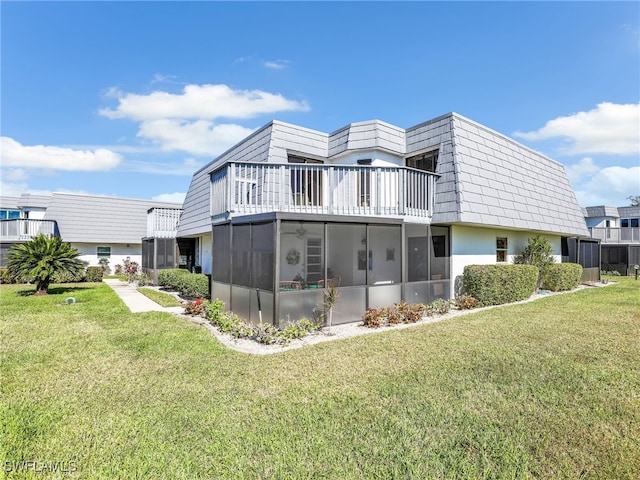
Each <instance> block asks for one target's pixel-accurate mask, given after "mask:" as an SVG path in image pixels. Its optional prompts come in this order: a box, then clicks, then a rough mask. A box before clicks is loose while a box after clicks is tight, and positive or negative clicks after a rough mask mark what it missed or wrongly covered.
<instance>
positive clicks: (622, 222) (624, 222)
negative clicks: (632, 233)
mask: <svg viewBox="0 0 640 480" xmlns="http://www.w3.org/2000/svg"><path fill="white" fill-rule="evenodd" d="M620 226H621V227H622V228H629V219H628V218H623V219H622V220H620Z"/></svg>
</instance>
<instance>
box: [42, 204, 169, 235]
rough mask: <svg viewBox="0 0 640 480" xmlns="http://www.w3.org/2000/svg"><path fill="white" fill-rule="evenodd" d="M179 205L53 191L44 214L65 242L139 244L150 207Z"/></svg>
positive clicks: (145, 230) (144, 233) (145, 226)
mask: <svg viewBox="0 0 640 480" xmlns="http://www.w3.org/2000/svg"><path fill="white" fill-rule="evenodd" d="M154 207H163V208H181V205H180V204H178V203H169V202H157V201H153V200H140V199H130V198H118V197H101V196H92V195H78V194H70V193H54V194H53V195H52V196H51V200H50V202H49V206H48V208H47V211H46V213H45V215H44V219H45V220H55V221H56V222H57V223H58V229H59V230H60V236H61V237H62V239H63V240H64V241H65V242H77V243H105V244H107V243H116V244H127V243H129V244H139V243H141V241H142V238H143V237H146V236H147V211H148V210H149V209H150V208H154Z"/></svg>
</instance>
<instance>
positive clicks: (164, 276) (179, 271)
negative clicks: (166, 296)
mask: <svg viewBox="0 0 640 480" xmlns="http://www.w3.org/2000/svg"><path fill="white" fill-rule="evenodd" d="M189 274H190V272H189V270H185V269H184V268H169V269H167V270H160V271H159V272H158V285H159V286H161V287H166V288H174V289H176V290H178V279H179V278H180V277H181V276H182V275H189Z"/></svg>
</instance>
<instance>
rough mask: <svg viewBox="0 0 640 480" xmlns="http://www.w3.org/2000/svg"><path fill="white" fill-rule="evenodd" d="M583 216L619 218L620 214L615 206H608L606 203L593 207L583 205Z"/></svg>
mask: <svg viewBox="0 0 640 480" xmlns="http://www.w3.org/2000/svg"><path fill="white" fill-rule="evenodd" d="M585 210H586V215H585V218H599V217H613V218H619V217H620V214H619V212H618V209H617V208H616V207H608V206H606V205H596V206H593V207H585Z"/></svg>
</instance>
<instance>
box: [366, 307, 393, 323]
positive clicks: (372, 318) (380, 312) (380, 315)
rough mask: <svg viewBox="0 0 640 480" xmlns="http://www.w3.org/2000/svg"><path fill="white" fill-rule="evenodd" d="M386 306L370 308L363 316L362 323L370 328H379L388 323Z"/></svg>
mask: <svg viewBox="0 0 640 480" xmlns="http://www.w3.org/2000/svg"><path fill="white" fill-rule="evenodd" d="M386 310H387V309H386V308H368V309H367V311H366V312H364V315H363V316H362V325H364V326H365V327H368V328H378V327H382V326H383V325H385V324H386V316H387V315H386Z"/></svg>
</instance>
